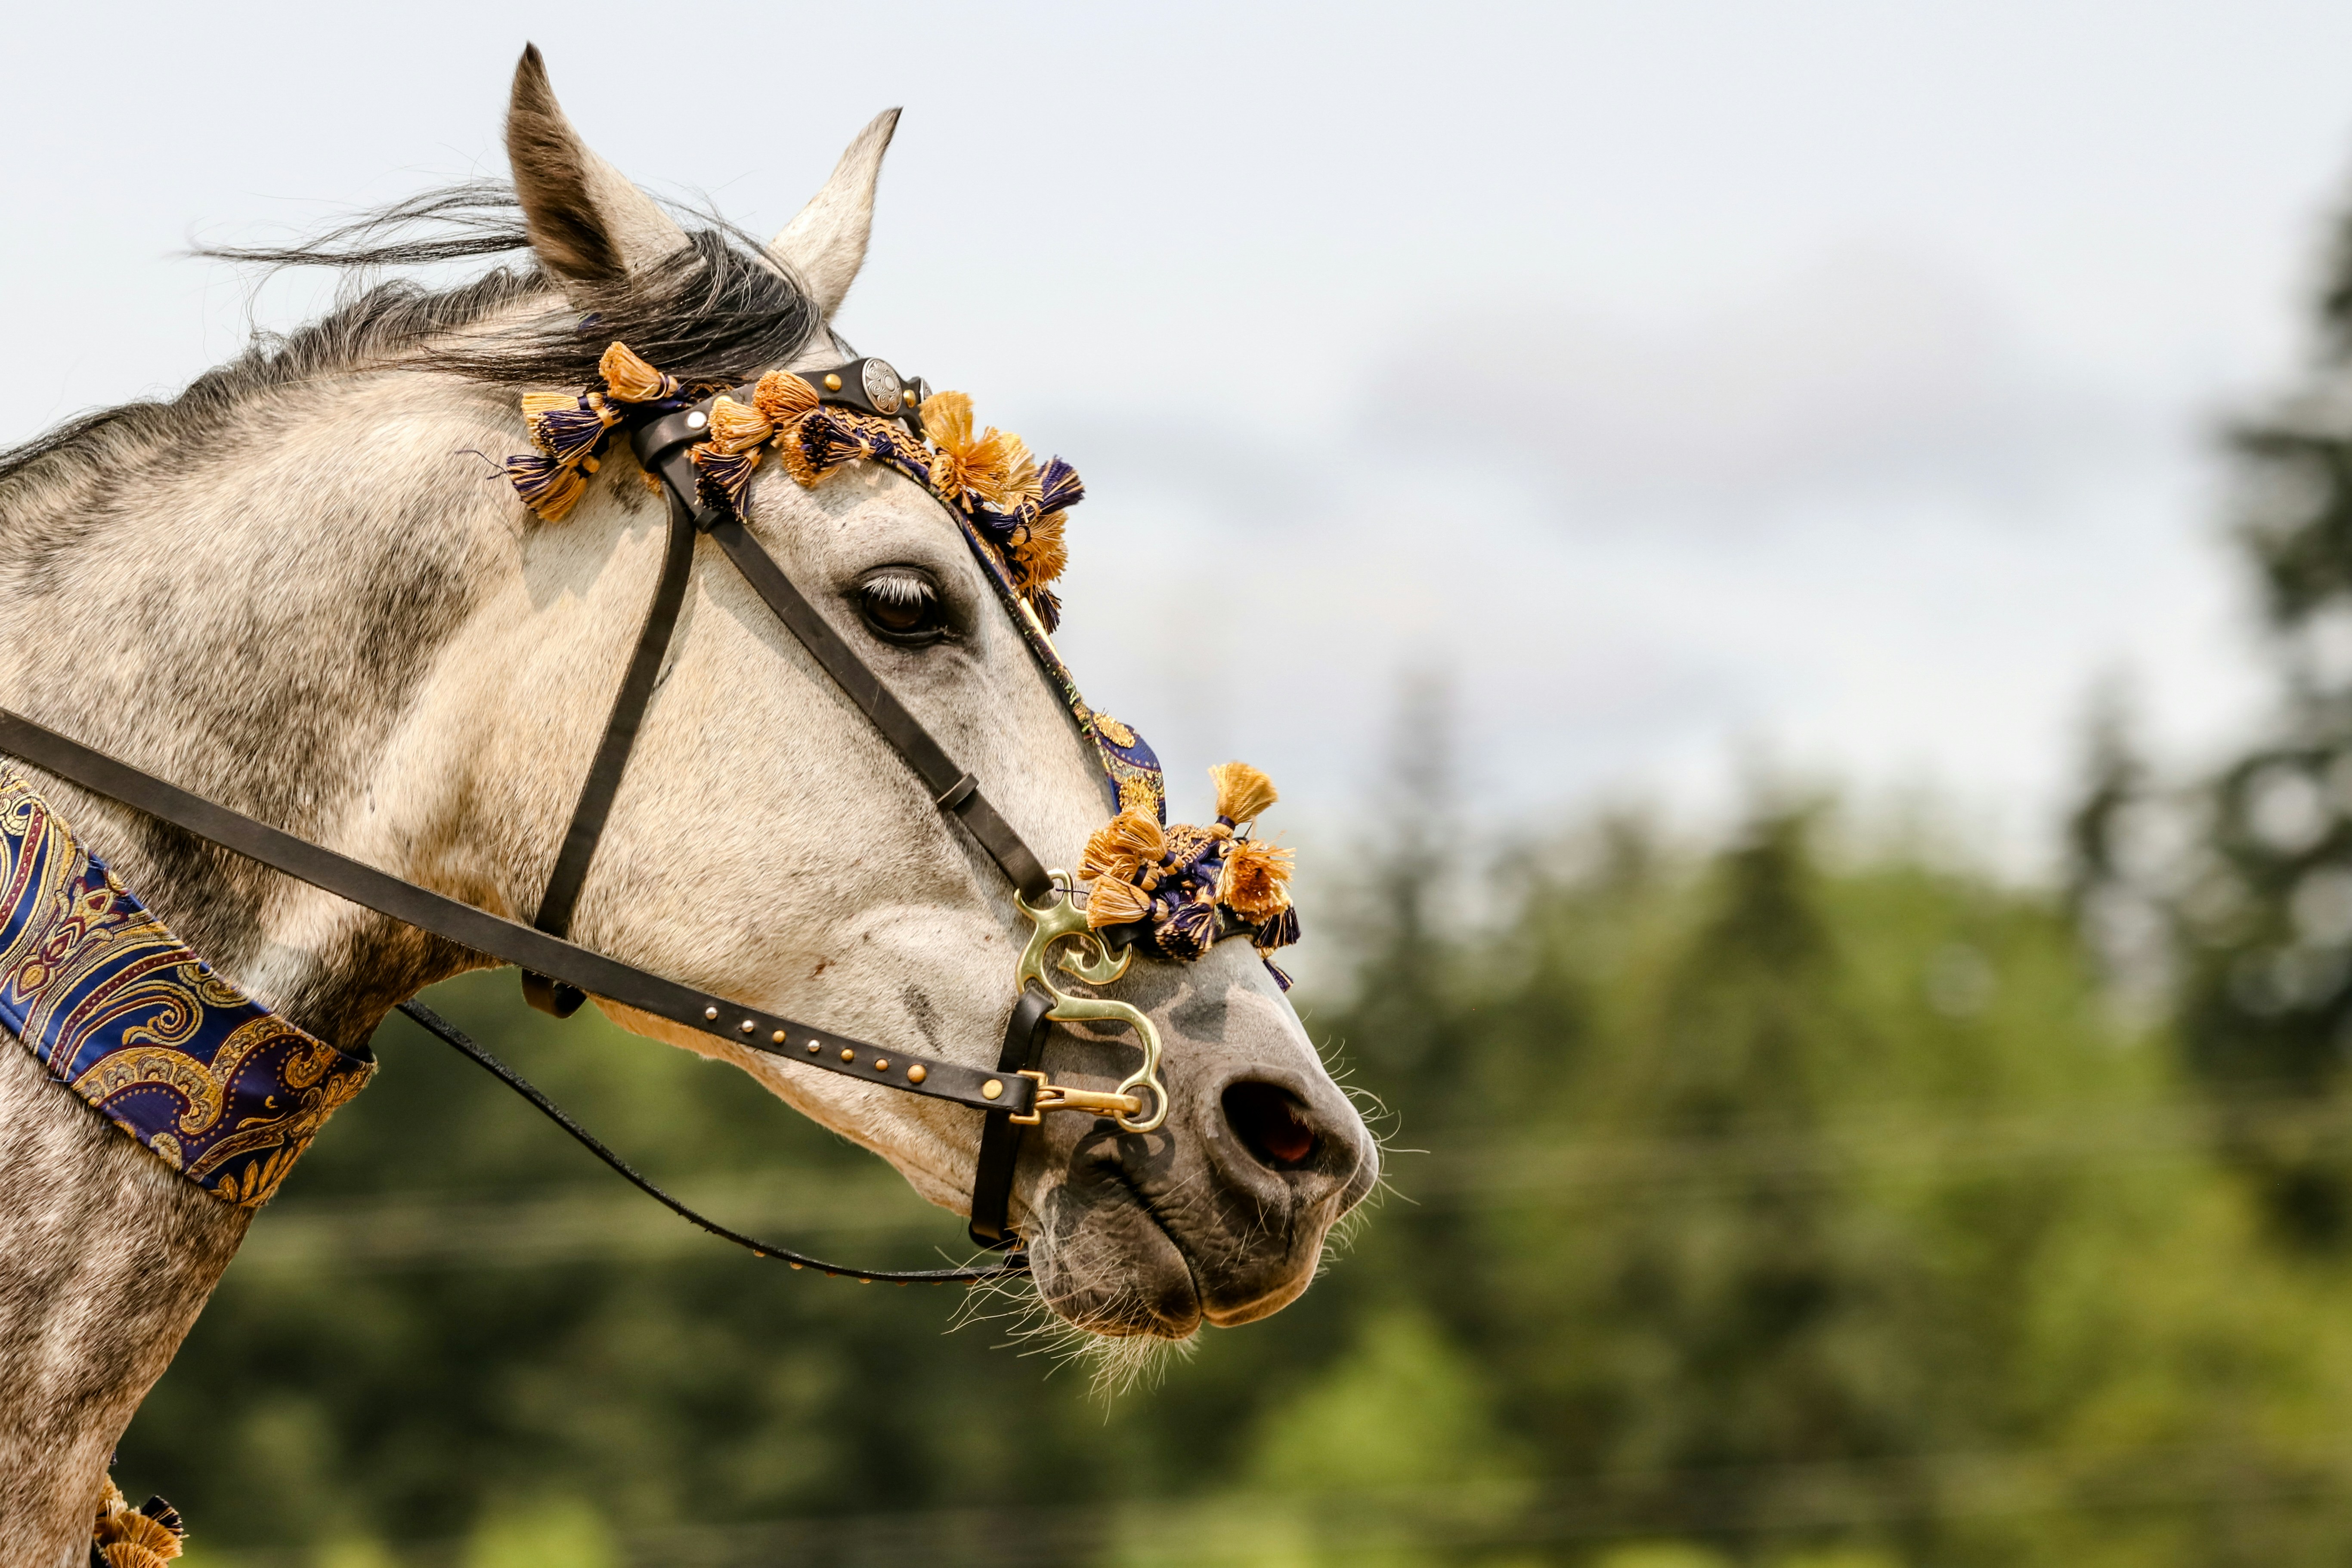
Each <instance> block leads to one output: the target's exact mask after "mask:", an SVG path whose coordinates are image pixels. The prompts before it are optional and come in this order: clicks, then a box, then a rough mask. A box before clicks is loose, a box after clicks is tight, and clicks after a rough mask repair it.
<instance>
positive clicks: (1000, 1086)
mask: <svg viewBox="0 0 2352 1568" xmlns="http://www.w3.org/2000/svg"><path fill="white" fill-rule="evenodd" d="M1003 1094H1004V1080H1003V1079H1001V1078H992V1079H989V1080H988V1081H987V1082H986V1083H984V1084H982V1085H981V1086H980V1098H981V1099H982V1100H999V1099H1002V1098H1003Z"/></svg>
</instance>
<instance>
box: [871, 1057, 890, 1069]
mask: <svg viewBox="0 0 2352 1568" xmlns="http://www.w3.org/2000/svg"><path fill="white" fill-rule="evenodd" d="M874 1070H875V1071H876V1072H888V1071H889V1070H890V1058H888V1057H876V1058H874Z"/></svg>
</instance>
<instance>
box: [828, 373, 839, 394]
mask: <svg viewBox="0 0 2352 1568" xmlns="http://www.w3.org/2000/svg"><path fill="white" fill-rule="evenodd" d="M824 389H825V390H826V391H827V392H839V391H840V390H841V377H840V376H838V375H835V374H830V373H828V374H826V376H825V378H824Z"/></svg>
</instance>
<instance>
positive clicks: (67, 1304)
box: [0, 1036, 250, 1568]
mask: <svg viewBox="0 0 2352 1568" xmlns="http://www.w3.org/2000/svg"><path fill="white" fill-rule="evenodd" d="M0 1170H5V1172H7V1173H8V1194H9V1195H8V1201H7V1202H6V1203H5V1204H0V1563H7V1564H9V1565H10V1568H16V1565H18V1564H23V1565H26V1568H65V1565H67V1564H72V1565H74V1568H79V1564H80V1563H83V1562H85V1561H86V1560H87V1558H88V1555H89V1531H90V1521H91V1517H92V1514H93V1512H94V1510H95V1506H96V1503H97V1500H98V1490H99V1485H100V1480H101V1479H102V1478H103V1477H104V1475H105V1473H106V1467H107V1462H108V1458H109V1456H110V1454H111V1453H112V1452H113V1448H114V1445H115V1443H116V1442H117V1441H118V1440H120V1439H121V1436H122V1432H123V1428H124V1427H126V1426H129V1425H130V1423H131V1413H132V1412H133V1411H135V1410H137V1409H138V1407H139V1402H140V1401H141V1400H142V1399H143V1398H144V1397H146V1394H147V1390H148V1389H149V1387H150V1386H152V1384H154V1382H155V1380H156V1379H157V1378H158V1377H160V1376H162V1375H163V1369H164V1368H165V1367H166V1366H168V1365H169V1364H170V1363H171V1360H172V1355H173V1352H174V1351H176V1350H177V1349H178V1348H179V1344H180V1341H181V1339H182V1338H183V1337H184V1336H185V1335H186V1333H187V1331H188V1327H189V1325H190V1324H192V1323H194V1321H195V1320H196V1313H197V1312H198V1311H199V1310H201V1309H202V1308H203V1306H204V1304H205V1299H206V1298H207V1297H209V1296H210V1295H211V1294H212V1290H213V1287H214V1285H215V1283H217V1282H218V1280H219V1279H220V1276H221V1271H222V1270H223V1269H225V1268H227V1267H228V1261H229V1258H231V1256H233V1255H234V1254H235V1253H236V1247H237V1243H238V1242H239V1241H241V1240H242V1239H243V1238H244V1236H245V1227H246V1224H247V1219H248V1218H249V1217H250V1216H249V1215H247V1211H245V1210H243V1209H240V1208H236V1207H233V1206H232V1205H228V1204H226V1203H223V1202H222V1201H221V1200H220V1199H218V1198H215V1197H214V1196H213V1195H212V1194H210V1193H207V1192H205V1191H203V1190H202V1189H201V1188H199V1187H197V1186H196V1185H195V1184H193V1183H191V1182H188V1181H185V1180H183V1179H182V1178H181V1177H180V1176H178V1175H176V1174H175V1173H173V1172H172V1171H170V1170H168V1169H166V1168H165V1167H164V1165H163V1162H162V1161H160V1160H158V1159H156V1158H155V1157H154V1156H153V1155H152V1154H150V1153H149V1152H147V1151H146V1150H144V1149H142V1148H141V1147H140V1146H139V1145H138V1144H137V1143H134V1142H131V1140H130V1139H129V1138H126V1137H124V1136H123V1135H122V1133H121V1131H119V1130H118V1129H116V1128H115V1127H113V1126H112V1125H110V1123H108V1122H107V1121H104V1120H103V1119H102V1118H100V1116H98V1115H97V1114H96V1113H95V1112H93V1111H92V1110H90V1109H89V1107H88V1106H86V1105H84V1104H83V1103H82V1102H81V1101H80V1100H78V1099H76V1098H75V1097H74V1094H73V1091H72V1090H70V1089H67V1088H66V1087H65V1086H64V1085H63V1084H61V1083H59V1082H58V1081H57V1080H56V1079H53V1078H51V1077H50V1076H49V1074H48V1072H47V1070H46V1069H45V1068H42V1066H41V1065H40V1064H39V1063H38V1062H36V1061H35V1060H34V1059H33V1058H32V1055H31V1053H29V1052H27V1051H26V1050H24V1049H22V1048H21V1047H18V1046H17V1044H16V1042H15V1040H14V1039H12V1038H8V1037H5V1036H0Z"/></svg>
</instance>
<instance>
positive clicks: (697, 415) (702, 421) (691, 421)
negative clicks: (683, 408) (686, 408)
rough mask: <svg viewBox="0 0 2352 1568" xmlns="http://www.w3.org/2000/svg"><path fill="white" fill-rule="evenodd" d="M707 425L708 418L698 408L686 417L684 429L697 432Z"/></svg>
mask: <svg viewBox="0 0 2352 1568" xmlns="http://www.w3.org/2000/svg"><path fill="white" fill-rule="evenodd" d="M709 423H710V416H709V415H707V414H705V413H703V412H702V410H701V409H699V408H698V409H696V410H695V411H694V412H693V413H691V414H689V415H688V416H686V427H687V428H688V429H689V430H699V429H701V428H702V427H703V426H705V425H708V424H709Z"/></svg>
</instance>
